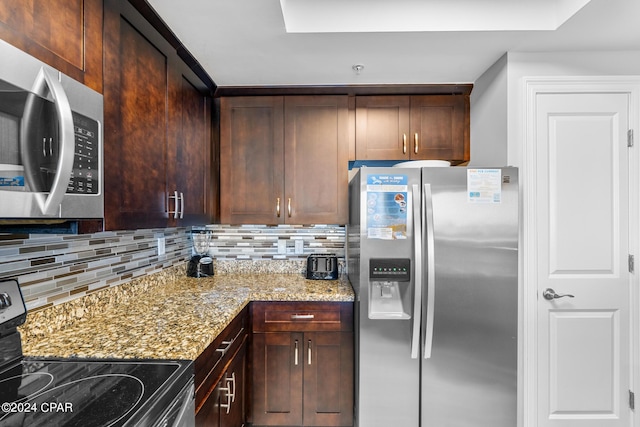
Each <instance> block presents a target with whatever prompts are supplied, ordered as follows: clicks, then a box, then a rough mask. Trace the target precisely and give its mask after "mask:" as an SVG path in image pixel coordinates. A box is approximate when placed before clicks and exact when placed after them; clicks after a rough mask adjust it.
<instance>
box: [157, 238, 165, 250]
mask: <svg viewBox="0 0 640 427" xmlns="http://www.w3.org/2000/svg"><path fill="white" fill-rule="evenodd" d="M165 252H166V248H165V241H164V236H162V237H158V255H164V254H165Z"/></svg>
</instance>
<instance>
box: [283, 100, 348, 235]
mask: <svg viewBox="0 0 640 427" xmlns="http://www.w3.org/2000/svg"><path fill="white" fill-rule="evenodd" d="M284 105H285V111H284V123H285V136H284V140H285V149H284V150H285V151H284V159H285V160H284V164H285V167H286V172H285V186H284V199H285V205H286V208H285V215H286V219H285V221H286V222H287V223H289V224H345V223H346V221H347V215H348V170H349V166H348V157H349V141H348V130H349V125H348V110H347V107H348V97H347V96H288V97H285V104H284Z"/></svg>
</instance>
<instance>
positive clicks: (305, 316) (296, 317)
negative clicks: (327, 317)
mask: <svg viewBox="0 0 640 427" xmlns="http://www.w3.org/2000/svg"><path fill="white" fill-rule="evenodd" d="M313 318H315V315H313V314H292V315H291V320H311V319H313Z"/></svg>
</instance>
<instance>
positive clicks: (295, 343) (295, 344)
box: [293, 340, 298, 366]
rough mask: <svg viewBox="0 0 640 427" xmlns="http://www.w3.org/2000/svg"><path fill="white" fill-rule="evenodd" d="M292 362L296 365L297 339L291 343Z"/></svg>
mask: <svg viewBox="0 0 640 427" xmlns="http://www.w3.org/2000/svg"><path fill="white" fill-rule="evenodd" d="M293 364H294V365H296V366H298V340H295V341H294V343H293Z"/></svg>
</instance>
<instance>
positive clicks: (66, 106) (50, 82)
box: [0, 40, 104, 219]
mask: <svg viewBox="0 0 640 427" xmlns="http://www.w3.org/2000/svg"><path fill="white" fill-rule="evenodd" d="M0 56H1V57H2V70H1V71H0V218H65V219H81V218H101V217H102V216H103V211H104V197H103V182H102V181H103V180H102V175H103V158H102V152H103V150H102V144H103V127H102V122H103V97H102V95H101V94H99V93H97V92H95V91H93V90H92V89H90V88H88V87H86V86H84V85H83V84H81V83H79V82H77V81H75V80H73V79H72V78H70V77H68V76H66V75H64V74H62V73H60V72H59V71H57V70H55V69H53V68H51V67H49V66H47V65H46V64H44V63H42V62H40V61H39V60H37V59H35V58H34V57H32V56H30V55H28V54H26V53H25V52H23V51H21V50H19V49H17V48H15V47H13V46H11V45H10V44H8V43H6V42H4V41H2V40H0Z"/></svg>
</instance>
